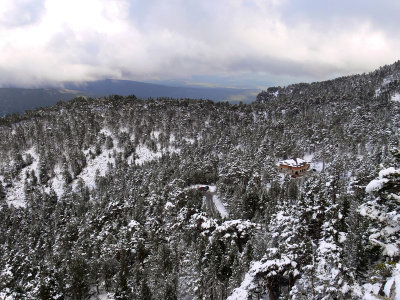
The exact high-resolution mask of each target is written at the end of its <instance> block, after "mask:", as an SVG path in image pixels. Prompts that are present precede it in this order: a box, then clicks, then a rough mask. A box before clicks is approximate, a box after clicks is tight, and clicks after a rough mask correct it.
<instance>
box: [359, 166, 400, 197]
mask: <svg viewBox="0 0 400 300" xmlns="http://www.w3.org/2000/svg"><path fill="white" fill-rule="evenodd" d="M390 174H400V170H397V169H395V168H393V167H390V168H388V169H384V170H381V171H380V172H379V179H374V180H372V181H371V182H370V183H368V185H367V187H366V188H365V191H366V192H367V193H372V192H374V191H378V190H380V189H381V188H382V187H383V185H384V184H385V183H387V182H388V181H389V179H388V178H385V177H387V176H389V175H390Z"/></svg>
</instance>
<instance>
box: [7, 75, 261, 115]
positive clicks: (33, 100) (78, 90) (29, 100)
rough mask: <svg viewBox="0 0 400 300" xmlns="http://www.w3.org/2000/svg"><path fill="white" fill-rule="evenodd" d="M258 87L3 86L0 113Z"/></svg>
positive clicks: (248, 95) (249, 94) (247, 95)
mask: <svg viewBox="0 0 400 300" xmlns="http://www.w3.org/2000/svg"><path fill="white" fill-rule="evenodd" d="M257 92H258V91H257V90H251V89H234V88H208V87H172V86H166V85H159V84H153V83H145V82H138V81H129V80H113V79H105V80H100V81H93V82H82V83H77V82H67V83H64V88H63V89H57V88H38V89H23V88H0V116H4V115H6V114H12V113H22V112H24V111H25V110H30V109H34V108H38V107H45V106H52V105H55V104H56V103H57V102H58V101H60V100H63V101H66V100H70V99H73V98H74V97H76V96H87V97H103V96H108V95H115V94H117V95H121V96H128V95H133V94H134V95H135V96H137V97H138V98H142V99H147V98H158V97H165V98H191V99H209V100H213V101H231V102H236V101H237V102H238V101H243V102H245V103H249V102H252V101H254V100H255V97H256V95H257Z"/></svg>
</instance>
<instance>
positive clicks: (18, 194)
mask: <svg viewBox="0 0 400 300" xmlns="http://www.w3.org/2000/svg"><path fill="white" fill-rule="evenodd" d="M25 153H26V154H30V155H31V156H32V164H30V165H29V166H26V167H25V168H23V169H22V170H21V171H20V174H19V177H18V178H15V179H13V182H12V187H11V188H8V189H6V193H7V195H6V201H7V203H8V204H11V205H13V206H15V207H25V206H26V201H25V191H24V189H25V180H26V173H27V172H29V173H30V172H31V171H32V170H34V172H35V175H36V176H38V172H37V166H38V162H39V155H38V154H37V153H36V151H35V150H34V148H33V147H32V148H30V149H29V150H27V151H26V152H25Z"/></svg>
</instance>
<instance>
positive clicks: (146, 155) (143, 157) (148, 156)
mask: <svg viewBox="0 0 400 300" xmlns="http://www.w3.org/2000/svg"><path fill="white" fill-rule="evenodd" d="M136 155H137V158H136V159H135V163H136V164H138V165H142V164H144V163H145V162H147V161H151V160H154V159H158V158H160V157H161V156H162V153H161V152H158V151H157V152H153V151H152V150H150V149H149V148H148V147H147V146H145V145H139V146H137V147H136Z"/></svg>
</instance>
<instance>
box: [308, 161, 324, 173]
mask: <svg viewBox="0 0 400 300" xmlns="http://www.w3.org/2000/svg"><path fill="white" fill-rule="evenodd" d="M310 167H311V169H315V170H317V171H318V172H322V170H323V168H324V163H323V162H321V161H314V162H312V163H311V164H310Z"/></svg>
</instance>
